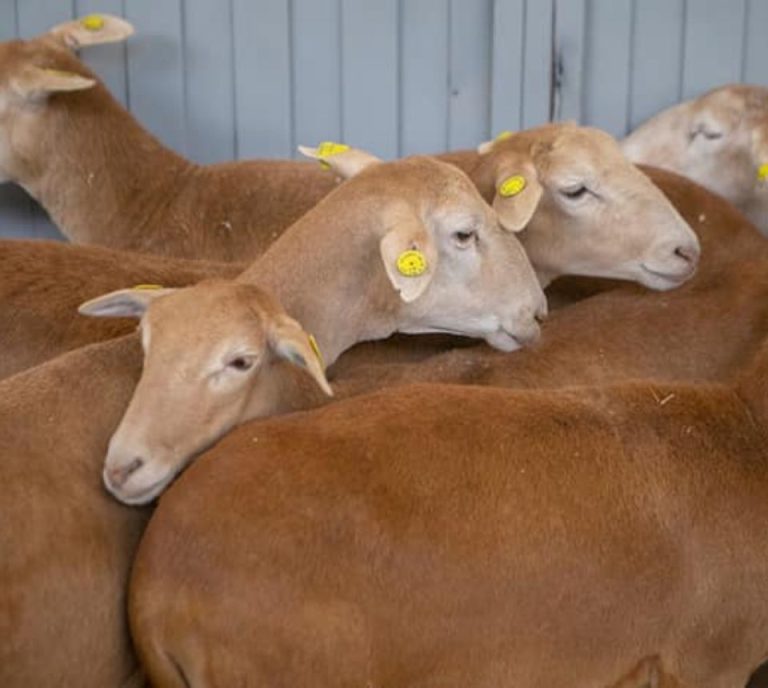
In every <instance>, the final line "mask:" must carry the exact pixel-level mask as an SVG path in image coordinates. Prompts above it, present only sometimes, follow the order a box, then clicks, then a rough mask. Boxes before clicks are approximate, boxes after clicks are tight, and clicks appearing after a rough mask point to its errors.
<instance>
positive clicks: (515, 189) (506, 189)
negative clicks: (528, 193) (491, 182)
mask: <svg viewBox="0 0 768 688" xmlns="http://www.w3.org/2000/svg"><path fill="white" fill-rule="evenodd" d="M526 184H527V182H526V181H525V177H524V176H523V175H522V174H516V175H513V176H512V177H507V178H506V179H505V180H504V181H503V182H501V184H500V185H499V195H500V196H503V197H504V198H509V197H510V196H517V194H519V193H520V192H521V191H522V190H523V189H524V188H525V186H526Z"/></svg>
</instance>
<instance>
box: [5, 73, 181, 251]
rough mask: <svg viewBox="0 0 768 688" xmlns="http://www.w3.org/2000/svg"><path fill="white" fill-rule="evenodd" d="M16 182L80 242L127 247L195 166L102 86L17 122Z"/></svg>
mask: <svg viewBox="0 0 768 688" xmlns="http://www.w3.org/2000/svg"><path fill="white" fill-rule="evenodd" d="M19 128H20V130H21V135H20V136H19V140H20V141H21V145H22V157H23V159H24V160H26V161H30V162H28V163H26V164H24V165H23V169H22V170H21V172H20V174H19V176H18V178H17V181H18V183H19V184H20V185H21V186H23V187H24V188H25V189H26V190H27V191H28V192H29V193H30V194H31V195H32V196H33V197H34V198H35V199H36V200H37V201H38V202H40V204H41V205H42V206H43V207H44V208H45V209H46V210H47V211H48V213H49V215H50V216H51V218H52V219H53V221H54V222H55V223H56V224H57V225H58V226H59V227H60V228H61V229H62V231H63V232H64V234H65V235H66V236H67V237H68V238H70V239H72V240H73V241H76V242H82V243H102V244H108V245H111V246H122V245H126V244H127V243H128V240H129V238H130V237H136V236H139V235H140V234H141V233H142V228H144V227H145V226H146V225H148V224H150V223H151V222H152V218H153V216H154V215H156V214H157V213H158V212H160V211H162V210H163V209H164V208H165V207H166V206H167V205H168V203H170V202H171V200H172V199H173V198H175V196H176V195H177V194H178V192H179V189H180V188H181V187H182V185H183V184H184V181H185V179H186V178H187V176H188V175H189V174H191V173H192V172H193V170H194V169H195V166H194V165H193V164H192V163H190V162H188V161H187V160H185V159H184V158H182V157H181V156H179V155H177V154H175V153H174V152H172V151H171V150H169V149H167V148H165V147H164V146H163V145H162V144H161V143H160V142H159V141H158V140H157V139H156V138H155V137H153V136H152V135H151V134H150V133H149V132H147V131H146V130H144V129H143V128H142V127H141V126H140V125H139V124H138V123H137V122H136V121H135V120H134V119H133V117H131V115H130V114H129V113H128V112H127V111H126V110H125V109H124V108H123V107H122V106H121V105H120V104H119V103H117V102H116V101H115V100H114V99H113V98H112V96H111V95H110V94H109V92H108V91H107V90H106V88H104V87H103V86H102V85H101V84H97V85H96V86H95V87H94V88H92V89H89V90H88V91H83V92H81V93H71V94H63V95H60V96H59V95H55V96H52V97H51V99H50V101H49V103H48V104H47V106H45V107H43V108H41V109H40V110H38V111H37V112H34V113H29V114H28V115H26V116H24V118H23V119H22V121H20V122H19Z"/></svg>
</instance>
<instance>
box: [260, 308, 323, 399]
mask: <svg viewBox="0 0 768 688" xmlns="http://www.w3.org/2000/svg"><path fill="white" fill-rule="evenodd" d="M269 344H270V347H271V349H272V351H274V352H275V354H276V355H277V356H279V357H280V358H283V359H285V360H286V361H289V362H290V363H293V365H296V366H298V367H299V368H303V369H304V370H306V371H307V372H308V373H309V374H310V375H311V376H312V378H313V379H314V381H315V382H316V383H317V385H318V387H320V389H322V390H323V392H325V393H326V394H327V395H328V396H329V397H332V396H333V390H332V389H331V386H330V385H329V384H328V380H327V379H326V377H325V364H324V363H323V357H322V354H321V353H320V349H319V347H318V346H317V342H316V341H315V338H314V337H312V335H308V334H307V333H306V332H305V331H304V330H303V329H302V328H301V325H299V323H297V322H296V321H295V320H293V318H289V317H287V316H284V317H282V318H280V319H279V320H278V321H277V322H276V323H275V324H274V325H273V327H272V329H271V332H270V334H269Z"/></svg>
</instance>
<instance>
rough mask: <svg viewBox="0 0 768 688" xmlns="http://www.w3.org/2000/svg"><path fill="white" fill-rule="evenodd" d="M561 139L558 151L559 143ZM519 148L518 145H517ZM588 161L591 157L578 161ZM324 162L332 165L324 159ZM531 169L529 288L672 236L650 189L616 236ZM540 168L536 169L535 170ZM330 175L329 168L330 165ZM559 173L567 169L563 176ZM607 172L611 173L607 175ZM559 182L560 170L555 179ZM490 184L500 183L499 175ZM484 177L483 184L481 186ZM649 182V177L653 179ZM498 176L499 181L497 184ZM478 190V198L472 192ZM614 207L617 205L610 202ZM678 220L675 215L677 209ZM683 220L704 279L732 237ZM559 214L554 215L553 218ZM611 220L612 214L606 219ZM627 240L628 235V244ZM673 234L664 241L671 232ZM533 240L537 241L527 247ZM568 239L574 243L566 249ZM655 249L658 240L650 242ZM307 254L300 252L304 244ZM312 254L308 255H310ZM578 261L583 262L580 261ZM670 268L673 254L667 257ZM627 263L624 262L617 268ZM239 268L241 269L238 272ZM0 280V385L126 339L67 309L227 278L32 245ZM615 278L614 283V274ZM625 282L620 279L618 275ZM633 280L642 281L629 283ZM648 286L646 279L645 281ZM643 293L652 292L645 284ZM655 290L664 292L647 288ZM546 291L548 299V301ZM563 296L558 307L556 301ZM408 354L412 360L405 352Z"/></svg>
mask: <svg viewBox="0 0 768 688" xmlns="http://www.w3.org/2000/svg"><path fill="white" fill-rule="evenodd" d="M543 132H546V134H547V136H552V135H553V134H554V132H555V130H554V129H547V128H544V129H543V130H542V132H540V134H538V135H536V136H528V135H526V136H525V137H523V136H522V135H521V138H520V139H519V140H518V141H517V145H520V146H522V147H523V149H524V148H525V146H533V145H534V144H535V143H536V141H539V143H540V144H541V145H543V142H544V141H545V140H546V137H545V136H544V133H543ZM563 137H565V142H563V140H562V138H563ZM526 141H527V143H526ZM557 141H560V143H558V144H557V145H556V146H555V150H557V149H558V147H561V146H566V148H568V149H569V150H573V149H574V148H576V149H577V150H581V163H580V165H582V166H583V165H584V164H585V163H584V161H585V160H592V162H593V164H594V166H595V167H596V168H597V167H599V165H598V162H599V161H600V160H609V161H610V160H612V159H613V158H612V157H611V156H612V155H613V153H612V152H611V146H607V148H606V147H605V146H602V145H601V144H603V143H605V142H604V141H603V140H602V139H600V137H596V136H595V135H593V134H591V133H588V130H584V129H578V128H574V130H573V131H570V130H568V129H563V130H562V131H561V132H560V135H559V137H555V140H554V141H553V140H550V141H549V143H550V144H552V145H554V144H555V143H557ZM504 145H505V147H504V149H503V150H500V151H495V152H492V153H488V154H486V155H485V157H484V160H485V165H484V166H483V167H481V168H480V170H481V172H480V173H477V170H475V173H476V174H477V176H478V178H481V177H482V178H490V179H493V178H494V175H495V174H496V173H495V172H494V170H496V169H497V168H498V169H500V170H504V169H508V167H506V166H508V165H509V164H510V162H511V160H512V159H513V156H517V157H519V156H521V155H523V153H524V151H523V152H521V151H520V150H518V148H516V147H515V146H514V145H512V143H510V142H505V144H504ZM590 150H591V151H592V154H591V157H590V156H588V155H587V152H588V151H590ZM331 160H332V161H333V159H331ZM539 161H540V164H541V176H540V182H539V183H541V184H543V185H544V187H545V191H544V192H542V197H541V199H540V201H539V205H538V206H537V208H538V210H536V211H535V212H534V215H533V217H532V219H531V220H530V222H529V225H528V227H527V228H526V229H525V230H524V231H523V232H521V233H520V235H519V236H520V237H521V238H522V240H523V241H529V238H530V237H535V241H534V243H533V244H531V243H530V242H529V250H532V251H533V256H531V255H530V254H529V258H531V260H532V264H533V267H534V269H536V271H537V274H538V275H539V279H540V281H542V282H547V281H549V279H551V278H552V277H554V276H555V275H557V274H560V273H568V274H572V273H579V272H581V273H583V272H585V271H586V272H587V273H589V274H608V273H611V272H612V271H615V270H616V269H617V268H618V267H620V266H622V265H624V266H626V265H628V264H629V265H632V264H634V263H636V262H637V258H638V257H640V256H642V255H643V254H645V253H647V252H648V251H649V250H650V249H651V248H652V247H653V246H654V245H656V246H658V245H659V244H660V243H661V244H662V245H663V244H664V243H665V240H663V236H664V230H663V228H664V227H665V226H669V224H670V223H671V224H672V225H673V228H674V220H675V217H676V215H677V211H676V210H674V208H671V206H670V204H669V202H668V201H667V200H666V199H665V198H664V197H663V196H662V195H661V194H659V193H658V190H656V189H654V192H653V193H651V194H647V195H646V194H644V193H643V185H642V184H641V185H639V189H640V193H639V194H638V197H639V198H640V199H641V200H642V202H643V205H642V207H635V208H629V209H624V210H622V211H621V213H624V215H621V214H619V215H618V217H619V220H620V222H619V227H620V230H616V228H615V226H614V224H613V222H614V218H615V217H616V215H615V214H614V213H608V214H607V215H604V214H599V213H595V212H594V210H592V211H590V208H589V204H587V205H586V206H585V207H581V206H580V207H579V209H578V212H572V213H566V212H565V210H564V209H562V208H560V206H559V205H558V203H559V201H558V200H557V194H558V192H557V186H556V184H555V182H554V180H555V179H556V178H550V177H549V176H545V170H546V171H547V174H551V171H552V165H551V162H552V161H551V160H550V159H549V158H547V157H546V156H545V155H543V154H542V155H540V156H539ZM545 162H546V163H547V165H545V164H544V163H545ZM333 164H336V165H338V164H339V161H338V158H337V159H336V160H335V161H333ZM572 164H574V163H573V160H572V159H571V158H568V159H567V160H566V165H572ZM566 169H569V168H568V167H566ZM614 170H615V166H614ZM469 171H470V172H471V171H472V170H469ZM561 173H562V169H561ZM649 173H650V174H651V178H652V180H653V179H656V177H658V182H659V184H660V185H661V188H662V190H664V189H666V188H667V187H669V189H672V191H673V192H674V189H675V188H676V182H675V181H674V177H673V176H670V175H666V176H665V175H664V174H663V173H658V172H653V171H649ZM499 174H502V173H501V172H500V173H499ZM489 175H490V176H489ZM654 175H655V176H654ZM502 176H503V174H502ZM611 181H612V183H613V188H614V193H617V194H619V197H621V194H622V193H629V192H631V191H632V189H633V188H634V190H635V192H636V193H637V191H638V185H637V184H635V183H634V182H635V181H636V180H635V179H634V177H633V176H632V175H630V176H628V177H627V176H625V177H624V178H622V177H621V176H619V177H613V178H611ZM481 190H482V189H481ZM485 193H486V195H488V194H489V193H490V196H491V199H492V198H493V193H494V192H493V183H491V185H490V187H489V188H486V189H485ZM615 203H616V205H617V206H618V205H620V204H619V202H618V200H616V201H615ZM680 207H681V208H682V209H683V210H685V207H686V206H685V205H681V206H680ZM689 207H690V208H692V209H693V210H692V211H691V212H688V211H687V210H685V212H686V213H687V216H686V218H685V219H686V220H687V222H688V223H689V224H691V225H692V226H694V227H697V229H703V230H704V231H705V235H704V236H703V237H702V239H703V241H708V236H707V235H708V234H712V233H715V235H716V237H717V238H716V239H715V240H714V241H713V242H712V243H713V245H714V247H715V248H714V249H713V250H710V251H709V252H708V254H707V255H705V257H704V261H703V266H702V269H704V270H706V269H709V268H708V267H707V265H709V263H710V262H713V261H717V260H719V259H720V255H721V253H722V252H723V251H724V250H726V249H728V250H731V248H730V247H731V246H732V244H733V242H732V241H731V239H730V237H728V241H725V240H724V239H725V237H720V233H721V232H724V233H725V232H727V233H728V234H729V235H730V234H731V233H732V231H733V230H731V229H723V228H721V225H720V224H718V223H717V222H710V223H704V224H702V223H700V222H699V216H700V214H701V213H699V212H694V211H695V209H696V208H697V206H696V204H695V203H694V204H692V205H691V204H689ZM558 208H559V209H558ZM615 210H616V212H618V210H617V209H615ZM342 212H343V211H342V210H341V209H340V207H339V206H336V207H335V208H334V209H333V213H335V215H336V216H338V214H340V213H342ZM630 217H631V218H632V219H633V222H634V223H635V224H634V225H632V226H633V227H634V228H635V229H634V230H631V231H629V230H627V231H625V230H624V228H625V227H626V225H627V222H628V218H630ZM657 217H661V218H662V221H661V222H660V225H659V226H660V227H661V230H660V229H659V227H657V226H654V218H657ZM642 225H644V226H645V227H650V228H651V229H650V231H647V230H646V231H645V236H644V238H643V240H642V241H640V242H639V243H634V240H633V239H632V237H633V236H634V238H635V239H637V237H638V234H637V231H639V228H640V227H641V226H642ZM617 231H618V233H619V234H621V236H622V237H623V239H624V241H625V242H627V243H626V244H625V245H624V248H623V249H622V250H621V251H619V253H618V254H616V255H614V256H613V257H610V256H606V254H605V252H604V250H603V247H604V246H606V245H610V246H611V247H612V248H611V250H614V251H615V250H616V247H617V246H619V245H620V244H621V243H622V242H620V241H619V242H617V241H614V240H613V239H612V237H611V235H612V234H616V233H617ZM633 232H634V234H633ZM672 233H673V234H674V232H672ZM536 237H537V238H536ZM572 237H577V238H578V241H577V242H575V243H574V242H573V241H572ZM660 239H662V240H661V241H660ZM307 246H310V244H307ZM314 250H317V249H314ZM585 251H586V253H588V254H591V255H592V258H589V259H585ZM671 255H672V256H673V258H674V253H672V254H671ZM628 258H634V260H629V261H628V260H627V259H628ZM242 267H244V266H242ZM624 269H625V270H626V267H625V268H624ZM0 272H2V274H3V279H2V280H0V349H2V350H3V351H4V354H5V355H4V356H3V359H2V361H0V377H4V376H7V375H9V374H11V373H13V372H16V371H18V370H21V369H23V368H25V367H28V366H30V365H34V364H36V363H40V362H42V361H44V360H46V359H47V358H50V357H52V356H54V355H56V354H58V353H62V352H63V351H67V350H69V349H72V348H75V347H77V346H82V345H84V344H86V343H91V342H94V341H100V340H103V339H105V338H108V337H112V336H115V334H116V333H123V332H128V331H130V330H131V329H133V324H132V323H131V322H126V321H123V322H120V323H119V324H117V325H116V324H115V323H110V324H103V323H97V322H96V323H95V322H88V321H86V319H85V318H84V317H82V316H78V315H76V314H75V309H76V308H77V306H78V305H79V304H80V303H82V302H83V301H85V300H87V299H91V298H93V297H94V296H96V295H98V294H101V293H104V292H107V291H110V290H113V289H118V288H121V287H126V286H130V285H133V284H136V283H140V282H149V283H156V284H162V285H166V286H182V285H185V284H190V283H193V282H196V281H198V280H200V279H202V278H203V277H204V276H218V277H221V276H231V275H233V274H235V272H236V269H235V268H233V267H228V266H227V265H226V264H214V263H208V264H202V263H196V262H195V263H186V262H184V261H181V260H175V261H170V260H169V263H168V264H164V263H163V262H162V261H160V260H159V259H158V258H156V257H152V256H146V257H144V256H143V255H142V254H128V253H118V252H114V251H111V252H110V251H108V250H106V249H103V248H96V247H73V246H61V245H56V244H52V243H48V244H41V243H39V242H0ZM614 274H615V273H614ZM623 274H624V276H625V277H629V276H630V272H624V273H623ZM636 279H644V278H642V276H636ZM651 279H654V278H653V277H651ZM647 286H652V285H650V284H648V285H647ZM656 286H657V287H658V286H664V285H663V284H662V285H659V284H657V285H656ZM555 288H556V289H558V292H557V297H558V298H557V300H558V302H560V303H562V302H563V301H564V300H565V301H570V300H573V298H574V294H577V293H578V289H575V288H574V287H573V286H571V287H570V288H569V289H567V290H564V289H563V288H562V287H559V286H558V285H557V283H556V285H555ZM551 291H552V290H550V293H551ZM564 291H565V295H566V298H565V299H563V298H562V293H563V292H564ZM414 353H415V352H414Z"/></svg>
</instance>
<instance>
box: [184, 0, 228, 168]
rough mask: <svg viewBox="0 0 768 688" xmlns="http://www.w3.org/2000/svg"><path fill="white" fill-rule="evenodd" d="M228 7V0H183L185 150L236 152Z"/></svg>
mask: <svg viewBox="0 0 768 688" xmlns="http://www.w3.org/2000/svg"><path fill="white" fill-rule="evenodd" d="M231 45H232V12H231V6H230V4H229V3H228V2H216V3H214V2H211V1H210V0H184V70H185V79H186V101H185V109H186V113H187V130H186V133H187V155H189V156H190V157H191V158H192V159H193V160H196V161H198V162H201V163H211V162H219V161H221V160H232V159H233V158H234V157H235V125H234V122H235V112H234V107H235V105H234V84H233V77H232V70H233V62H232V50H231Z"/></svg>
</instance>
